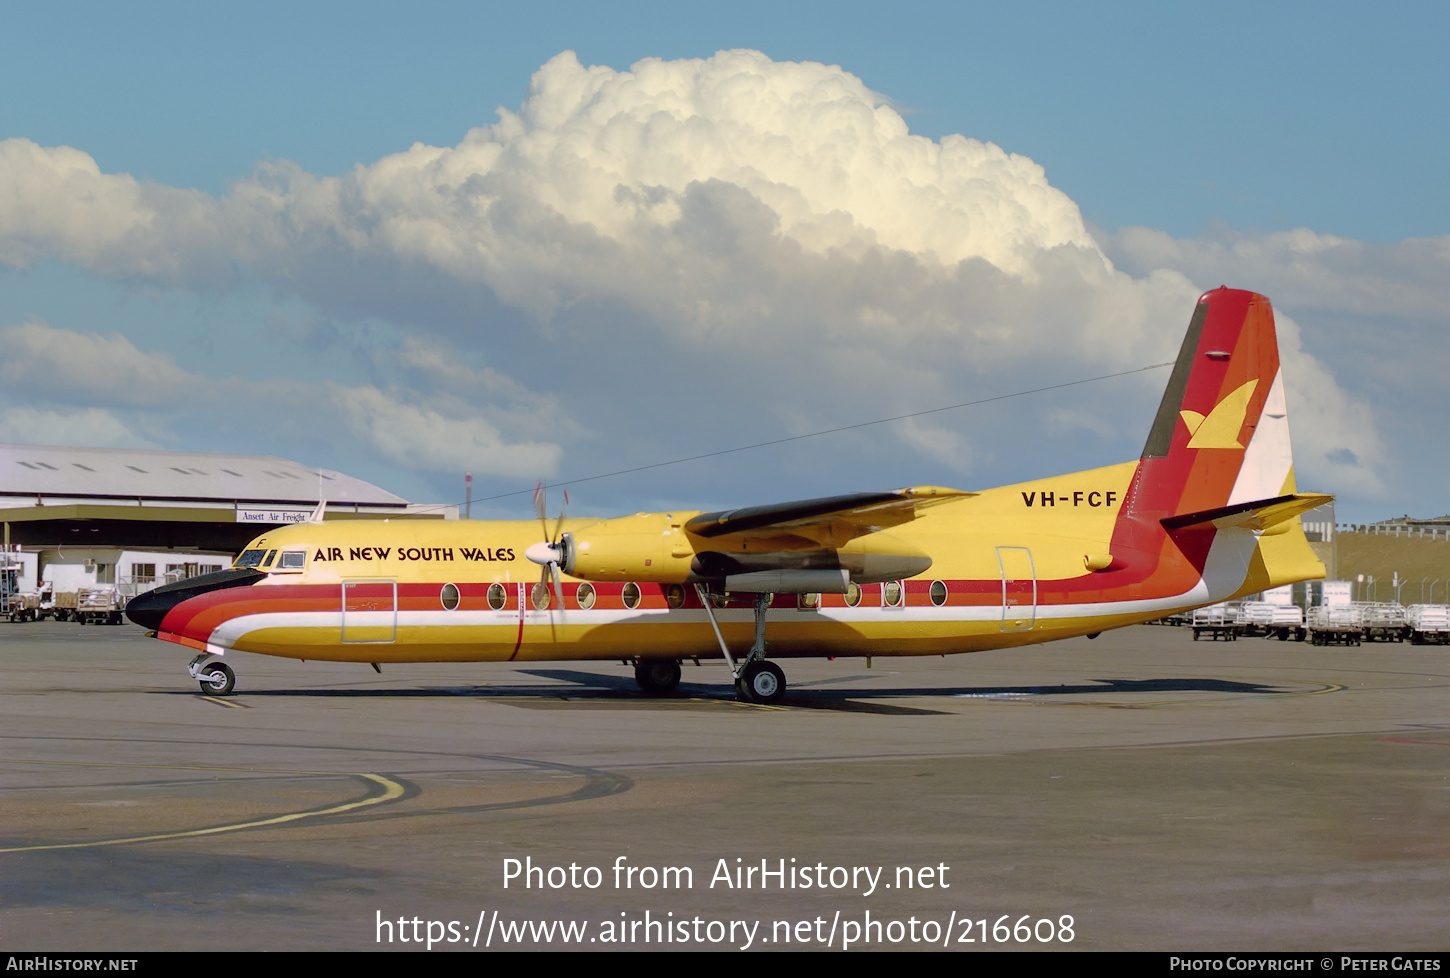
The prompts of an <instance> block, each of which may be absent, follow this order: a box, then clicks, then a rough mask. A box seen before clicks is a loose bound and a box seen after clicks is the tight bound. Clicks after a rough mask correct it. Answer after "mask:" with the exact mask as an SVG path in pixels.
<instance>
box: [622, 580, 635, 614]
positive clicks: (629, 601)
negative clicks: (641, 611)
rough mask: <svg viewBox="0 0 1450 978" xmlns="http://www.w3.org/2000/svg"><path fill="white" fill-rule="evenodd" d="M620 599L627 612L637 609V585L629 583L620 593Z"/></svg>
mask: <svg viewBox="0 0 1450 978" xmlns="http://www.w3.org/2000/svg"><path fill="white" fill-rule="evenodd" d="M620 597H622V598H623V599H624V606H625V607H626V608H628V609H629V610H631V611H633V610H634V609H635V608H638V607H639V598H640V593H639V585H638V584H636V583H634V582H633V581H630V582H629V583H628V584H626V585H625V586H624V590H623V591H622V592H621V593H620Z"/></svg>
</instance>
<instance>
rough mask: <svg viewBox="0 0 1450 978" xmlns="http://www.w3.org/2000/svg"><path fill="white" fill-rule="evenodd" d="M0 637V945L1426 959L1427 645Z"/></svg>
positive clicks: (1442, 700)
mask: <svg viewBox="0 0 1450 978" xmlns="http://www.w3.org/2000/svg"><path fill="white" fill-rule="evenodd" d="M188 658H189V653H187V652H186V651H185V650H182V649H179V648H177V647H175V646H171V645H167V644H163V643H159V642H156V641H153V640H150V639H147V638H146V637H145V636H144V633H143V632H142V631H141V630H140V629H139V628H136V627H135V626H132V625H129V624H128V625H124V626H121V627H106V626H100V627H93V626H86V627H82V626H78V625H75V624H73V623H65V624H62V623H57V622H38V623H28V624H0V948H3V949H5V950H21V949H24V950H27V951H82V950H94V951H103V952H106V951H109V952H120V951H126V950H137V951H141V950H160V949H176V950H289V949H291V950H393V951H427V950H431V951H432V952H435V953H437V952H442V951H472V952H473V953H485V952H487V951H496V950H506V949H518V948H540V949H556V950H561V949H570V948H573V949H586V950H605V949H620V948H629V949H682V948H683V949H701V948H705V949H709V948H718V949H745V950H780V949H785V948H790V949H812V950H820V949H826V948H831V949H841V948H842V947H847V948H849V949H851V950H865V949H881V948H885V949H916V950H929V949H937V950H951V951H981V950H991V951H1000V950H1008V949H1020V950H1026V949H1033V950H1045V949H1053V950H1066V951H1080V950H1163V951H1195V950H1198V951H1209V950H1220V951H1224V950H1227V951H1251V950H1273V951H1293V950H1304V951H1326V950H1333V951H1354V950H1366V951H1414V950H1439V951H1443V950H1446V948H1447V944H1450V939H1447V933H1450V931H1447V927H1446V919H1447V918H1446V910H1447V896H1446V895H1447V894H1450V710H1447V688H1450V650H1447V649H1446V648H1439V647H1416V646H1410V645H1407V644H1404V645H1402V644H1373V645H1364V646H1360V647H1358V648H1315V647H1312V646H1309V645H1307V644H1298V643H1287V642H1278V641H1274V640H1265V639H1242V640H1240V641H1237V642H1232V643H1207V642H1197V643H1195V642H1194V641H1192V638H1191V635H1190V633H1189V632H1188V631H1187V630H1186V629H1175V628H1169V627H1163V626H1136V627H1133V628H1128V629H1122V630H1119V631H1116V632H1108V633H1105V634H1103V635H1102V636H1101V637H1100V638H1098V639H1097V640H1096V641H1088V640H1086V639H1075V640H1071V641H1066V642H1059V643H1054V644H1051V645H1046V646H1039V647H1033V648H1028V649H1017V650H1005V651H1000V652H987V653H978V654H974V655H967V656H954V657H947V658H924V659H914V658H877V659H875V660H874V661H873V662H872V663H871V667H870V668H868V667H867V664H866V663H865V662H863V661H862V660H860V659H841V660H834V661H826V660H811V661H806V660H783V661H782V665H783V666H784V667H785V670H786V674H787V677H788V679H789V682H790V688H789V692H788V693H787V695H786V698H785V700H784V702H783V703H782V704H781V705H779V706H774V707H765V706H752V705H745V704H741V703H738V702H736V701H735V700H734V698H733V693H732V690H731V689H730V687H729V685H728V684H727V673H726V670H725V667H724V666H723V665H722V664H720V663H719V662H718V661H715V662H711V661H705V662H704V663H702V664H701V665H700V666H699V667H698V668H697V667H696V666H694V665H693V664H690V663H686V665H685V673H684V682H683V683H682V684H681V686H680V688H679V690H678V691H677V693H676V695H674V696H670V697H666V698H651V697H647V696H644V695H642V694H641V693H640V692H639V691H638V690H637V688H636V687H635V684H634V681H633V675H632V670H631V669H630V668H629V667H627V666H625V665H622V664H620V663H616V662H604V663H574V664H566V665H559V664H548V665H540V666H533V665H528V664H512V665H503V664H476V665H473V664H464V665H458V664H454V665H429V666H411V667H402V666H397V667H394V666H384V667H383V668H384V671H383V672H382V673H381V674H376V673H374V672H373V671H372V670H371V669H370V668H369V667H367V666H365V665H364V666H357V665H348V664H335V663H311V662H309V663H303V662H298V661H292V660H284V659H271V658H266V657H261V656H249V655H238V656H235V657H234V661H233V659H232V658H229V661H232V665H233V667H234V669H235V670H236V672H237V689H236V693H235V695H233V696H231V697H228V698H226V699H215V698H210V697H207V696H203V695H201V693H200V692H199V690H198V687H197V685H196V683H195V682H194V681H193V680H191V679H190V678H189V677H188V676H187V674H186V668H185V667H186V662H187V661H188Z"/></svg>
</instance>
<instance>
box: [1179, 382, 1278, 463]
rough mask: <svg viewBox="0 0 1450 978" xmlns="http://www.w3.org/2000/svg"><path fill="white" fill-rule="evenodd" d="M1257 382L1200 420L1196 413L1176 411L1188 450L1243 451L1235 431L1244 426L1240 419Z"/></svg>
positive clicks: (1241, 388) (1221, 403) (1245, 411)
mask: <svg viewBox="0 0 1450 978" xmlns="http://www.w3.org/2000/svg"><path fill="white" fill-rule="evenodd" d="M1258 386H1259V382H1258V380H1251V381H1249V382H1248V383H1247V384H1244V385H1243V386H1242V387H1240V388H1238V389H1237V390H1235V391H1234V392H1233V393H1231V394H1230V395H1229V396H1228V397H1225V398H1224V399H1223V400H1221V401H1219V402H1218V404H1217V405H1215V406H1214V409H1213V410H1212V411H1210V412H1208V417H1204V416H1203V415H1201V414H1199V413H1198V412H1197V411H1179V412H1178V414H1179V416H1180V417H1182V418H1183V423H1184V424H1185V425H1187V426H1188V433H1189V434H1190V435H1192V436H1193V437H1191V438H1190V439H1189V440H1188V447H1189V448H1239V449H1241V448H1243V447H1244V446H1243V445H1240V444H1239V430H1240V429H1241V428H1243V426H1244V417H1245V415H1247V414H1248V411H1249V398H1251V397H1253V396H1254V389H1255V388H1257V387H1258Z"/></svg>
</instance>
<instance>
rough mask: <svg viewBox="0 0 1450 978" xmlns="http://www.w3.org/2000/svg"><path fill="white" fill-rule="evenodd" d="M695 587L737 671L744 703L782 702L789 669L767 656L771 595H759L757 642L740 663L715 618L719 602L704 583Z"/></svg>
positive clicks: (737, 694) (737, 690)
mask: <svg viewBox="0 0 1450 978" xmlns="http://www.w3.org/2000/svg"><path fill="white" fill-rule="evenodd" d="M695 591H696V593H697V594H699V595H700V602H701V603H702V604H703V605H704V606H705V614H706V615H708V616H709V617H710V627H711V628H713V629H715V640H716V641H718V642H719V643H720V651H721V653H722V654H723V655H724V656H725V662H726V664H727V665H729V666H730V671H731V672H732V673H734V674H735V698H736V699H738V700H740V701H741V702H742V703H762V704H769V703H779V702H780V701H781V698H782V697H784V696H785V671H784V670H782V669H781V668H780V666H778V665H776V664H775V663H774V662H771V661H769V660H768V659H766V657H765V613H766V612H767V611H769V610H770V598H771V596H770V595H769V594H766V593H760V594H757V595H756V596H755V644H753V645H751V646H750V651H749V652H748V653H746V656H745V658H744V659H742V660H741V661H740V663H739V664H738V665H737V664H736V662H735V660H734V659H733V658H732V657H731V656H730V649H729V648H728V647H727V646H726V645H725V638H724V636H722V635H721V634H720V624H719V622H717V621H716V620H715V606H714V604H713V603H711V600H710V594H709V592H708V591H706V590H705V588H704V586H703V585H700V584H696V585H695Z"/></svg>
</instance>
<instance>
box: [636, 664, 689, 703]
mask: <svg viewBox="0 0 1450 978" xmlns="http://www.w3.org/2000/svg"><path fill="white" fill-rule="evenodd" d="M634 681H635V682H637V683H639V688H640V689H642V690H644V691H645V692H646V693H648V694H649V695H650V696H664V695H665V694H666V693H669V692H671V691H672V690H673V689H674V688H675V687H676V686H678V685H679V684H680V662H679V660H678V659H640V660H638V661H637V662H635V664H634Z"/></svg>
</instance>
